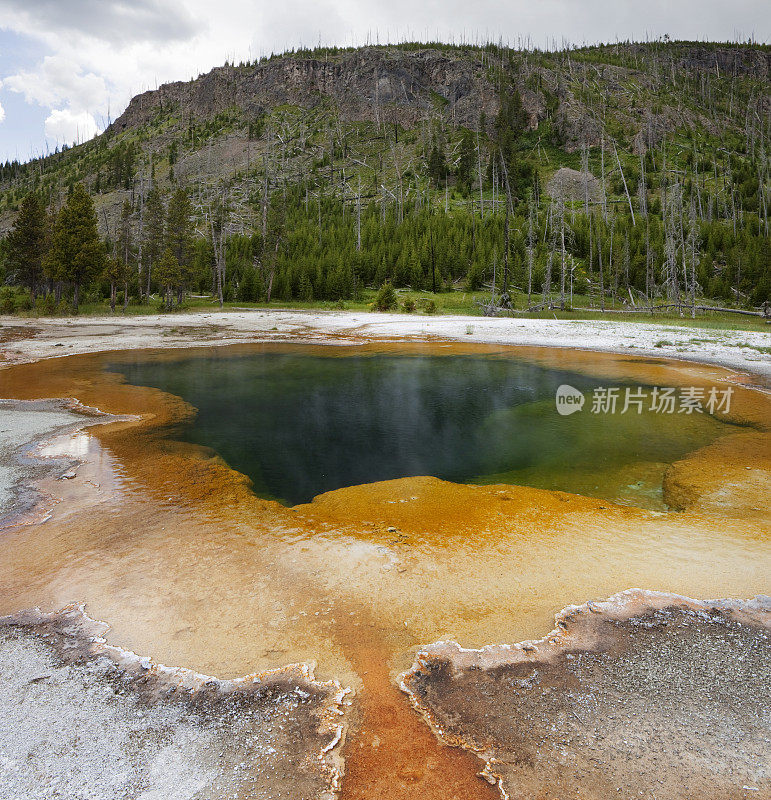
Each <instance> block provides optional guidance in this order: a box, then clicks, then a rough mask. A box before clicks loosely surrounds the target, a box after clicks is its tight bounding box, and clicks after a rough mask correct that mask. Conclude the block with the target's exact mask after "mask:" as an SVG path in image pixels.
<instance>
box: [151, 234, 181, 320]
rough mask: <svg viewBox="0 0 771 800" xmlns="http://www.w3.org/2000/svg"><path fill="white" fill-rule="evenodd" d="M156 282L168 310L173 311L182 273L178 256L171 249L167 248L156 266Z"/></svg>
mask: <svg viewBox="0 0 771 800" xmlns="http://www.w3.org/2000/svg"><path fill="white" fill-rule="evenodd" d="M155 278H156V280H157V281H158V285H159V286H160V287H161V290H162V293H163V296H164V302H165V305H166V310H167V311H171V309H172V307H173V305H174V290H175V289H178V288H179V286H180V285H181V283H182V271H181V269H180V266H179V261H177V258H176V256H175V255H174V253H173V252H172V250H171V248H170V247H167V248H166V249H165V250H164V251H163V254H162V255H161V257H160V259H159V261H158V264H157V265H156V275H155Z"/></svg>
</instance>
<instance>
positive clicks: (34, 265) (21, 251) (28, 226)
mask: <svg viewBox="0 0 771 800" xmlns="http://www.w3.org/2000/svg"><path fill="white" fill-rule="evenodd" d="M46 244H47V242H46V214H45V209H44V208H43V205H42V203H41V202H40V200H39V199H38V197H37V195H35V194H31V193H30V194H28V195H27V196H26V197H25V198H24V201H23V202H22V204H21V210H20V211H19V216H18V217H17V218H16V222H15V223H14V225H13V228H12V230H11V232H10V233H9V234H8V239H7V245H6V247H7V251H6V253H7V254H6V260H7V263H8V267H9V268H10V272H11V275H12V277H13V278H14V279H15V280H16V281H18V283H20V284H21V285H22V286H24V287H26V288H27V289H29V290H30V293H31V294H32V304H33V306H34V303H35V298H36V297H37V294H38V290H39V288H40V285H41V283H42V280H43V258H44V255H45V249H46Z"/></svg>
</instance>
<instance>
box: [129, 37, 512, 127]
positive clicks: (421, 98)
mask: <svg viewBox="0 0 771 800" xmlns="http://www.w3.org/2000/svg"><path fill="white" fill-rule="evenodd" d="M437 101H439V102H440V103H443V104H447V106H448V108H449V114H450V117H451V118H452V119H454V120H455V121H456V122H457V123H458V124H459V125H469V126H471V125H473V126H476V125H477V124H478V121H479V114H480V112H481V111H484V112H485V113H486V114H487V116H488V117H492V116H494V114H496V113H497V109H498V100H497V93H496V92H495V90H494V87H493V86H492V85H491V84H490V82H489V81H488V79H487V74H486V72H485V70H484V68H483V66H482V64H481V62H480V61H479V59H478V57H476V58H473V57H469V56H468V54H464V53H463V51H458V52H453V53H445V52H442V51H438V50H433V49H429V48H427V49H426V50H419V51H412V52H403V51H400V50H396V49H394V50H389V49H384V48H374V47H372V48H361V49H358V50H354V51H351V52H347V53H344V54H342V55H341V56H339V57H336V58H334V59H331V60H320V59H317V58H301V57H282V58H276V59H271V60H270V61H267V62H264V63H261V64H257V65H255V66H249V67H233V66H225V67H219V68H217V69H213V70H212V71H211V72H209V73H207V74H206V75H203V76H201V77H199V78H198V79H197V80H195V81H189V82H177V83H169V84H165V85H163V86H161V87H160V88H159V89H157V90H155V91H148V92H144V93H143V94H140V95H137V96H136V97H135V98H134V99H133V100H132V101H131V102H130V103H129V106H128V108H127V109H126V111H125V112H124V113H123V114H122V115H121V116H120V117H119V118H118V119H117V120H115V122H114V123H113V128H114V129H115V130H117V131H123V130H126V129H127V128H129V127H133V126H136V125H141V124H143V123H145V122H147V121H149V120H150V119H152V117H153V115H154V114H155V113H157V112H158V111H159V110H161V109H162V108H163V107H168V106H169V105H171V106H174V107H178V108H179V109H180V111H181V112H182V113H184V115H185V117H187V116H188V115H192V116H193V117H196V118H208V117H211V116H213V115H214V114H216V113H218V112H220V111H224V110H225V109H227V108H230V107H232V106H239V107H240V108H242V109H243V110H244V112H245V114H246V115H247V116H251V117H256V116H259V115H260V114H261V113H263V112H264V111H266V110H269V109H271V108H273V107H275V106H277V105H284V104H290V105H298V106H303V107H304V108H315V107H316V106H318V105H320V104H322V103H330V102H331V103H333V104H334V105H335V106H336V107H337V108H338V109H339V111H340V113H341V115H342V118H343V119H346V120H370V121H375V120H376V119H377V118H378V117H380V118H381V120H382V121H390V122H399V123H400V124H404V125H412V124H414V123H415V122H417V121H418V120H419V119H423V118H424V117H425V115H426V112H428V111H430V110H431V109H432V108H433V107H434V105H435V104H436V102H437Z"/></svg>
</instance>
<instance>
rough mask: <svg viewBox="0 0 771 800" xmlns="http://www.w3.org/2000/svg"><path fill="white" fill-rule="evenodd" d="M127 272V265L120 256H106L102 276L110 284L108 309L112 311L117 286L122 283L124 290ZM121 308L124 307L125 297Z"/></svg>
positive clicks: (113, 310) (113, 309)
mask: <svg viewBox="0 0 771 800" xmlns="http://www.w3.org/2000/svg"><path fill="white" fill-rule="evenodd" d="M127 274H128V267H127V266H126V265H125V264H124V263H123V261H122V260H121V259H120V258H115V257H113V256H108V257H107V258H106V260H105V267H104V272H103V273H102V277H103V279H104V280H106V281H107V282H108V283H109V284H110V311H112V312H113V313H115V299H116V297H117V294H118V286H120V285H123V287H124V291H126V285H127V283H128V278H127ZM123 308H124V309H125V308H126V302H125V297H124V303H123Z"/></svg>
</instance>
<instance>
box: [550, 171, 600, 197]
mask: <svg viewBox="0 0 771 800" xmlns="http://www.w3.org/2000/svg"><path fill="white" fill-rule="evenodd" d="M587 187H588V190H589V200H590V201H591V202H597V201H599V199H600V197H601V195H602V192H601V188H600V182H599V181H598V180H597V178H595V177H594V175H592V174H591V173H586V172H579V171H578V170H575V169H570V167H561V168H560V169H558V170H557V171H556V172H555V173H554V175H553V176H552V178H551V180H550V181H549V182H548V183H547V184H546V192H547V194H549V195H550V196H551V197H553V198H554V199H555V200H557V199H560V198H564V199H565V200H568V201H580V200H584V198H585V197H586V191H587Z"/></svg>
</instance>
